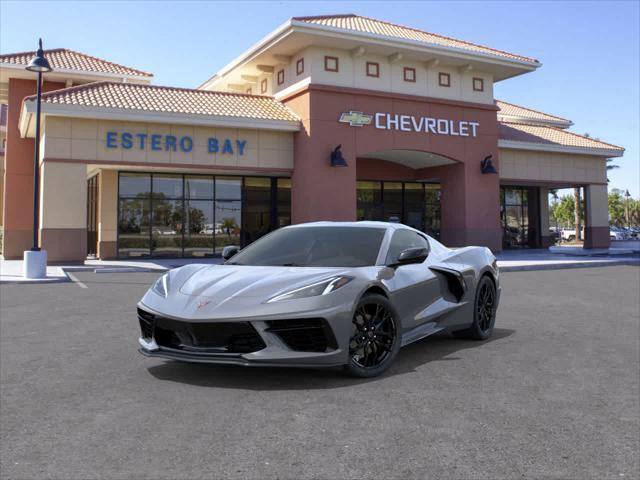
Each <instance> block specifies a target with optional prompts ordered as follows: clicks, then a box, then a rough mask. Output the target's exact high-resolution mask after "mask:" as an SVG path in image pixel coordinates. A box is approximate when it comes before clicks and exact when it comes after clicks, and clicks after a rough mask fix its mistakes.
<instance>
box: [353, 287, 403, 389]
mask: <svg viewBox="0 0 640 480" xmlns="http://www.w3.org/2000/svg"><path fill="white" fill-rule="evenodd" d="M352 323H353V330H352V335H351V338H350V339H349V364H348V365H347V370H348V371H349V373H351V374H352V375H356V376H359V377H373V376H375V375H379V374H380V373H382V372H383V371H384V370H386V369H387V368H388V367H389V365H391V363H392V361H393V358H394V357H395V356H396V354H397V353H398V350H399V349H400V338H399V334H398V333H399V332H400V328H399V325H398V322H397V315H396V313H395V311H394V309H393V307H392V306H391V303H390V302H389V300H387V299H386V298H385V297H384V296H382V295H365V296H364V297H363V298H362V299H361V300H360V302H359V303H358V306H357V308H356V311H355V313H354V315H353V320H352Z"/></svg>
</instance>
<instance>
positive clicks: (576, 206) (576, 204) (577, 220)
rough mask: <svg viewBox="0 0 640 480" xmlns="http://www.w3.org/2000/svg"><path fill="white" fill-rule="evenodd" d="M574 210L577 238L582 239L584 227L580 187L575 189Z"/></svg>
mask: <svg viewBox="0 0 640 480" xmlns="http://www.w3.org/2000/svg"><path fill="white" fill-rule="evenodd" d="M573 212H574V220H575V221H574V224H575V227H576V240H581V239H582V229H581V228H580V187H574V189H573Z"/></svg>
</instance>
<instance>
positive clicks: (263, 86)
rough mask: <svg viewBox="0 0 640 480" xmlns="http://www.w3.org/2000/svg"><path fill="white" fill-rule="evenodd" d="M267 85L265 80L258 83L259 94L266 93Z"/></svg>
mask: <svg viewBox="0 0 640 480" xmlns="http://www.w3.org/2000/svg"><path fill="white" fill-rule="evenodd" d="M268 86H269V84H268V82H267V79H266V78H263V79H262V80H261V81H260V93H267V88H268Z"/></svg>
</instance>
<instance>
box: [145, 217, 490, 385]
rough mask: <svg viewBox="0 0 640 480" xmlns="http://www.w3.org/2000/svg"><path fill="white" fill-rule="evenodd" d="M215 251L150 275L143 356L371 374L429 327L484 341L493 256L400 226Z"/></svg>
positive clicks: (318, 228)
mask: <svg viewBox="0 0 640 480" xmlns="http://www.w3.org/2000/svg"><path fill="white" fill-rule="evenodd" d="M223 258H224V259H225V260H226V261H225V263H224V264H222V265H202V264H191V265H185V266H183V267H180V268H177V269H174V270H170V271H169V272H167V273H165V274H164V275H163V276H161V277H160V278H158V280H157V281H156V282H155V284H154V285H153V286H152V287H151V288H150V289H149V291H148V292H147V293H146V294H145V295H144V297H143V298H142V300H141V301H140V302H139V303H138V309H137V313H138V320H139V323H140V329H141V335H140V337H139V339H138V344H139V351H140V353H142V354H144V355H146V356H149V357H160V358H164V359H172V360H181V361H187V362H205V363H219V364H236V365H246V366H251V365H260V366H297V367H337V366H340V367H344V368H345V370H346V371H347V372H348V373H350V374H351V375H354V376H359V377H373V376H375V375H379V374H380V373H382V372H383V371H385V370H386V369H387V368H388V367H389V366H390V365H391V364H392V363H393V361H394V359H395V358H396V356H397V355H398V352H399V350H400V348H401V347H403V346H405V345H408V344H410V343H413V342H415V341H418V340H420V339H422V338H424V337H427V336H429V335H432V334H434V333H436V332H441V331H446V332H450V333H452V334H454V335H456V336H462V337H468V338H472V339H476V340H484V339H487V338H488V337H489V336H490V335H491V333H492V331H493V328H494V323H495V317H496V310H497V308H498V302H499V298H500V284H499V272H498V267H497V264H496V259H495V257H494V255H493V254H492V253H491V251H490V250H489V249H488V248H485V247H464V248H456V249H450V248H447V247H445V246H444V245H442V244H441V243H439V242H438V241H437V240H435V239H433V238H431V237H430V236H428V235H425V234H424V233H422V232H420V231H418V230H415V229H413V228H410V227H408V226H405V225H401V224H397V223H384V222H315V223H307V224H299V225H294V226H289V227H284V228H281V229H279V230H276V231H274V232H271V233H270V234H268V235H265V236H264V237H262V238H260V239H259V240H257V241H256V242H254V243H252V244H250V245H249V246H247V247H246V248H244V249H242V250H240V249H238V248H237V247H226V249H225V251H224V252H223Z"/></svg>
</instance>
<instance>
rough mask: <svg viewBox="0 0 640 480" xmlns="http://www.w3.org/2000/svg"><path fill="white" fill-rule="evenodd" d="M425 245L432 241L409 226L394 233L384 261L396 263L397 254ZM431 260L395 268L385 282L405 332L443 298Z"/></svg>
mask: <svg viewBox="0 0 640 480" xmlns="http://www.w3.org/2000/svg"><path fill="white" fill-rule="evenodd" d="M414 247H426V248H427V249H428V248H429V241H428V240H427V238H426V237H425V236H423V235H420V234H419V233H417V232H415V231H413V230H409V229H406V228H402V229H398V230H396V231H395V232H394V233H393V236H392V237H391V241H390V243H389V247H388V249H387V256H386V261H385V263H386V264H387V265H392V264H394V263H395V262H396V261H397V259H398V255H400V253H401V252H402V251H404V250H406V249H407V248H414ZM428 264H429V259H428V258H427V260H425V261H424V262H422V263H414V264H409V265H400V266H397V267H393V269H392V270H391V269H390V270H391V271H390V273H389V277H388V278H387V279H386V280H385V281H384V283H385V285H386V286H387V288H388V290H389V293H390V296H391V300H392V302H393V305H394V306H395V308H396V310H397V311H398V314H399V315H400V318H401V319H402V327H403V330H404V331H407V330H411V329H412V328H415V327H416V326H418V325H420V324H421V323H423V322H424V317H423V315H422V313H423V312H424V310H425V309H426V308H427V307H428V306H429V305H431V304H432V303H433V302H435V301H436V300H437V299H438V298H439V297H440V284H439V280H438V278H437V277H436V275H435V274H434V273H433V272H432V271H431V270H430V269H429V267H428Z"/></svg>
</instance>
